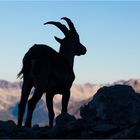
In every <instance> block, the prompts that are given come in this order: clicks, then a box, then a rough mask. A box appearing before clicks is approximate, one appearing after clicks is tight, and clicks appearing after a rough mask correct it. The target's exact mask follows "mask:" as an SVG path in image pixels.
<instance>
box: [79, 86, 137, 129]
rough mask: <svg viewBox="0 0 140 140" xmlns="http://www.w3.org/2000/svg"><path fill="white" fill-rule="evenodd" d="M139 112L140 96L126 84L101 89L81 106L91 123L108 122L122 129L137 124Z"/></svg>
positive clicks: (84, 116) (84, 115)
mask: <svg viewBox="0 0 140 140" xmlns="http://www.w3.org/2000/svg"><path fill="white" fill-rule="evenodd" d="M88 114H90V117H89V116H88ZM139 114H140V97H139V96H137V93H135V91H134V90H133V89H132V88H131V87H130V86H124V85H116V86H111V87H103V88H101V89H99V90H98V92H97V93H96V94H95V95H94V98H93V100H92V101H91V102H89V104H88V105H86V106H85V107H82V108H81V116H82V117H83V119H86V120H88V121H89V123H92V122H96V125H98V123H100V122H107V123H109V124H111V125H115V126H116V127H118V128H120V129H122V128H127V127H129V126H132V125H134V124H136V123H137V122H138V121H139V119H140V115H139Z"/></svg>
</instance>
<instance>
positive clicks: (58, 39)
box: [54, 36, 62, 44]
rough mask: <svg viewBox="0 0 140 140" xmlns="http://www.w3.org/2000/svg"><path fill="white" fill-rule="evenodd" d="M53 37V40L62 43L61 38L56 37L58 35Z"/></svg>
mask: <svg viewBox="0 0 140 140" xmlns="http://www.w3.org/2000/svg"><path fill="white" fill-rule="evenodd" d="M54 38H55V40H56V41H57V42H59V43H60V44H61V43H62V39H60V38H58V37H56V36H55V37H54Z"/></svg>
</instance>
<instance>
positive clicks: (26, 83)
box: [18, 80, 32, 127]
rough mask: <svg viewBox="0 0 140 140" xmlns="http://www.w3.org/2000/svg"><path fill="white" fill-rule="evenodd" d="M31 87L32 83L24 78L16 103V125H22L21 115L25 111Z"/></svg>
mask: <svg viewBox="0 0 140 140" xmlns="http://www.w3.org/2000/svg"><path fill="white" fill-rule="evenodd" d="M31 88H32V83H31V82H29V81H26V80H24V81H23V85H22V92H21V97H20V102H19V105H18V126H19V127H21V126H22V120H23V115H24V112H25V107H26V103H27V100H28V97H29V94H30V91H31Z"/></svg>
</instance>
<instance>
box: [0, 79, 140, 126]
mask: <svg viewBox="0 0 140 140" xmlns="http://www.w3.org/2000/svg"><path fill="white" fill-rule="evenodd" d="M114 84H121V85H131V86H132V87H133V88H134V89H135V91H136V92H140V79H131V80H128V81H124V80H122V81H117V82H114V83H113V85H114ZM21 85H22V82H15V83H10V82H8V81H5V80H0V120H14V122H15V123H16V121H17V111H18V102H19V98H20V92H21ZM104 85H108V86H109V85H110V84H104ZM104 85H101V84H91V83H87V84H83V85H77V84H73V86H72V88H71V91H72V94H71V98H70V102H69V109H68V110H69V113H70V114H71V115H74V116H75V117H76V118H77V117H79V116H80V115H79V108H80V107H81V106H82V105H84V104H86V103H88V102H89V101H90V100H91V99H92V96H93V95H94V94H95V93H96V91H97V90H98V89H99V88H100V87H102V86H104ZM60 101H61V96H60V95H57V96H56V97H55V98H54V109H55V112H56V116H57V115H58V114H59V113H60V109H61V102H60ZM47 113H48V112H47V108H46V103H45V97H44V96H43V97H42V99H41V101H40V102H39V103H38V104H37V107H36V109H35V112H34V114H33V125H35V124H39V126H44V125H47V124H48V115H47ZM40 114H41V116H40Z"/></svg>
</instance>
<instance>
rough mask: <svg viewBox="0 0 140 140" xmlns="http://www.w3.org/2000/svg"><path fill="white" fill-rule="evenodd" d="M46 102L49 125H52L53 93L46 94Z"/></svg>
mask: <svg viewBox="0 0 140 140" xmlns="http://www.w3.org/2000/svg"><path fill="white" fill-rule="evenodd" d="M46 104H47V107H48V114H49V126H50V127H53V120H54V116H55V115H54V110H53V95H51V93H47V94H46Z"/></svg>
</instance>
